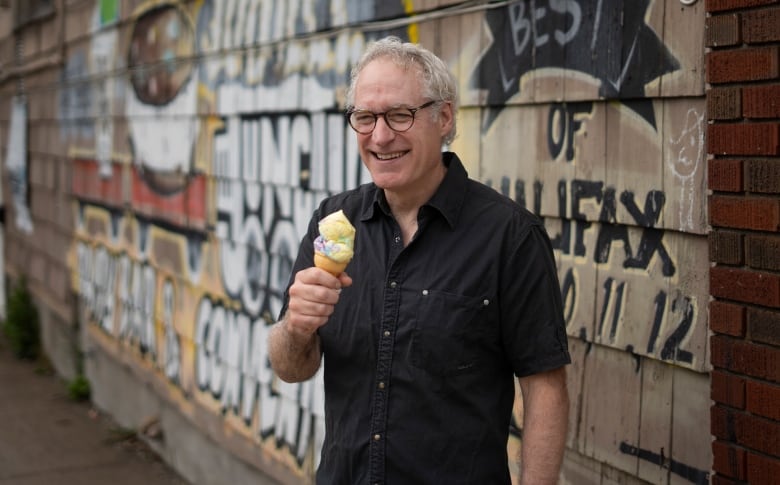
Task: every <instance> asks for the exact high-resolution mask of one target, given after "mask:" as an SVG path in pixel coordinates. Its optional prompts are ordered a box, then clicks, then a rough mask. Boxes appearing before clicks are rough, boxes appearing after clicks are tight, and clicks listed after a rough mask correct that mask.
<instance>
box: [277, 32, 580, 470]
mask: <svg viewBox="0 0 780 485" xmlns="http://www.w3.org/2000/svg"><path fill="white" fill-rule="evenodd" d="M347 104H348V110H347V119H348V122H349V124H350V126H351V127H352V128H353V129H354V131H355V133H356V136H357V142H358V146H359V148H360V155H361V157H362V160H363V163H364V164H365V165H366V167H367V169H368V170H369V172H370V173H371V177H372V181H373V182H372V183H370V184H366V185H363V186H361V187H358V188H357V189H354V190H351V191H347V192H344V193H341V194H338V195H336V196H333V197H330V198H327V199H326V200H324V201H323V202H322V203H321V204H320V206H319V208H318V209H317V211H316V212H315V214H314V216H313V217H312V220H311V222H310V224H309V230H308V232H307V234H306V236H305V237H304V238H303V240H302V241H301V245H300V250H299V253H298V257H297V259H296V262H295V265H294V267H293V273H292V277H291V281H290V285H289V287H288V289H287V292H286V294H285V305H284V307H283V308H282V311H281V314H280V320H279V322H278V323H277V324H276V325H274V327H273V328H272V330H271V332H270V337H269V351H270V359H271V364H272V366H273V368H274V371H275V372H276V373H277V375H278V376H279V377H280V378H281V379H283V380H285V381H288V382H299V381H302V380H306V379H309V378H310V377H312V376H313V375H314V374H315V373H316V372H317V370H318V369H319V366H320V365H321V362H324V370H323V371H324V381H325V423H326V424H325V428H326V435H325V442H324V444H323V447H322V456H321V461H320V467H319V469H318V470H317V483H318V484H355V483H369V484H373V483H389V484H415V483H421V484H441V483H447V484H460V483H462V484H474V483H491V484H509V483H510V475H509V468H508V457H507V454H506V445H507V439H508V433H509V424H510V419H511V413H512V403H513V400H514V379H515V377H516V378H517V379H518V380H519V384H520V388H521V390H522V394H523V407H524V420H523V446H522V457H520V463H521V465H520V466H521V483H522V484H528V485H530V484H534V485H537V484H554V483H556V482H557V478H558V473H559V469H560V465H561V461H562V456H563V448H564V441H565V436H566V423H567V421H568V395H567V391H566V378H565V366H566V365H567V364H568V363H569V362H570V357H569V353H568V348H567V340H566V333H565V325H564V321H563V314H562V309H561V296H560V288H559V286H558V280H557V272H556V268H555V262H554V259H553V255H552V249H551V245H550V241H549V239H548V236H547V234H546V232H545V230H544V227H543V226H542V224H541V222H540V221H539V220H538V219H537V218H536V217H534V216H533V215H532V214H530V213H529V212H527V211H526V210H524V209H522V208H521V207H520V206H518V205H517V204H515V203H514V202H513V201H511V200H510V199H508V198H506V197H504V196H502V195H500V194H498V193H497V192H495V191H494V190H492V189H490V188H488V187H486V186H484V185H483V184H480V183H478V182H476V181H474V180H471V179H469V178H468V174H467V173H466V170H465V169H464V167H463V164H462V163H461V161H460V160H459V159H458V157H457V155H455V154H454V153H450V152H444V153H443V152H442V146H443V145H444V144H446V143H449V142H450V141H452V139H453V138H454V136H455V133H456V114H457V109H458V103H457V84H456V81H455V79H454V77H453V76H452V74H451V73H450V71H449V70H448V68H447V66H446V65H445V64H444V62H443V61H442V60H441V59H439V58H438V57H436V56H435V55H434V54H432V53H431V52H429V51H427V50H425V49H424V48H422V47H420V46H418V45H415V44H410V43H403V42H401V41H400V40H399V39H397V38H394V37H389V38H386V39H383V40H380V41H378V42H375V43H373V44H371V45H370V46H369V48H368V50H367V51H366V52H365V54H364V55H363V57H362V58H361V60H360V62H359V63H358V64H357V65H356V66H355V68H354V69H353V71H352V79H351V83H350V87H349V90H348V93H347ZM338 210H343V211H344V213H345V214H346V215H347V217H348V218H349V219H350V221H352V223H353V224H354V226H355V228H356V236H355V243H354V253H355V256H354V259H353V260H352V262H351V263H350V264H349V265H348V266H347V268H346V272H345V273H342V274H341V275H339V276H333V275H331V274H330V273H328V272H326V271H324V270H321V269H319V268H316V267H314V266H313V241H314V239H315V238H316V237H317V236H318V222H319V221H320V220H321V219H322V218H324V217H325V216H327V215H328V214H330V213H332V212H335V211H338ZM516 458H517V457H512V458H511V459H516Z"/></svg>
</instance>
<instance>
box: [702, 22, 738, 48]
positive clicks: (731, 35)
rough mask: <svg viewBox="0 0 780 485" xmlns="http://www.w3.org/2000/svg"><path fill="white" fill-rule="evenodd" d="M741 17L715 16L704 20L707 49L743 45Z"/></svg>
mask: <svg viewBox="0 0 780 485" xmlns="http://www.w3.org/2000/svg"><path fill="white" fill-rule="evenodd" d="M740 27H741V23H740V20H739V15H737V14H724V15H713V16H711V17H707V18H706V19H705V20H704V45H705V46H706V47H724V46H733V45H737V44H741V43H742V36H741V35H740Z"/></svg>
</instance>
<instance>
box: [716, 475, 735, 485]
mask: <svg viewBox="0 0 780 485" xmlns="http://www.w3.org/2000/svg"><path fill="white" fill-rule="evenodd" d="M712 485H740V484H739V483H738V482H736V481H734V480H733V479H731V478H728V477H724V476H721V475H715V476H713V477H712Z"/></svg>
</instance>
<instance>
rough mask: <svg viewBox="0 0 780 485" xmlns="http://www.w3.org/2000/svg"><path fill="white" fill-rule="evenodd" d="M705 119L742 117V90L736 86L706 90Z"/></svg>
mask: <svg viewBox="0 0 780 485" xmlns="http://www.w3.org/2000/svg"><path fill="white" fill-rule="evenodd" d="M707 115H708V116H707V119H710V120H735V119H737V118H741V117H742V91H741V89H740V88H738V87H715V88H710V89H709V90H708V91H707Z"/></svg>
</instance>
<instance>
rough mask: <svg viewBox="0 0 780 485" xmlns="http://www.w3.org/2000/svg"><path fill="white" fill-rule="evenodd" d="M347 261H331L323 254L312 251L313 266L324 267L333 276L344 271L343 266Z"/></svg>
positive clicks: (345, 265)
mask: <svg viewBox="0 0 780 485" xmlns="http://www.w3.org/2000/svg"><path fill="white" fill-rule="evenodd" d="M347 264H348V262H347V263H339V262H336V261H333V260H332V259H330V258H328V257H327V256H325V255H322V254H319V253H314V266H316V267H318V268H320V269H324V270H325V271H327V272H328V273H330V274H332V275H333V276H338V275H340V274H341V273H343V272H344V268H346V267H347Z"/></svg>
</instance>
